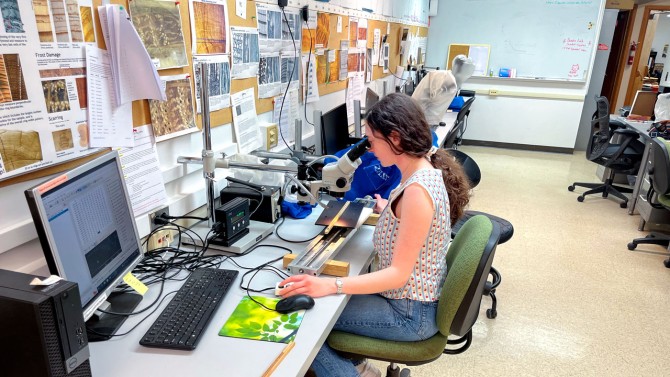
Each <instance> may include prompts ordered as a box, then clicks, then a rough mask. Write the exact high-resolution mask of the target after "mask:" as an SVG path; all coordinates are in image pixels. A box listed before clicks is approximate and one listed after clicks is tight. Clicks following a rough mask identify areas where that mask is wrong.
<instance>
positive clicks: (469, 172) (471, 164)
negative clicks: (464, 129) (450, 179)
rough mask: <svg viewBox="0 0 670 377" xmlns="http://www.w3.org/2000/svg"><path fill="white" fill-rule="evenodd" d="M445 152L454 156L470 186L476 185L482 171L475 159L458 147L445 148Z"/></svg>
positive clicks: (480, 178)
mask: <svg viewBox="0 0 670 377" xmlns="http://www.w3.org/2000/svg"><path fill="white" fill-rule="evenodd" d="M447 153H449V154H451V155H452V156H454V158H455V159H456V161H458V162H459V163H460V164H461V166H462V167H463V171H464V172H465V175H466V176H467V177H468V180H469V181H470V188H474V187H475V186H477V185H478V184H479V182H480V181H481V180H482V172H481V170H480V169H479V165H477V163H476V162H475V160H473V159H472V158H471V157H470V156H468V155H467V154H465V153H463V152H461V151H459V150H458V149H447Z"/></svg>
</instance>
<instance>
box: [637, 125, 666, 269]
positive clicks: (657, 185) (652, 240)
mask: <svg viewBox="0 0 670 377" xmlns="http://www.w3.org/2000/svg"><path fill="white" fill-rule="evenodd" d="M668 148H670V142H669V141H667V140H665V139H661V138H655V139H653V140H652V144H651V151H650V153H651V157H650V159H651V166H650V167H649V171H648V173H649V183H650V186H651V187H650V188H649V192H648V193H647V201H648V202H649V203H650V204H651V205H652V207H654V208H665V209H667V210H670V155H668ZM654 194H656V195H655V196H656V200H653V199H654ZM645 243H646V244H654V245H661V246H665V247H668V246H670V235H667V234H662V233H657V232H651V233H649V234H648V235H647V236H646V237H644V238H636V239H634V240H633V241H632V242H630V243H629V244H628V250H635V248H636V247H637V245H639V244H645ZM663 264H664V265H665V267H667V268H670V257H669V258H668V259H666V260H665V261H663Z"/></svg>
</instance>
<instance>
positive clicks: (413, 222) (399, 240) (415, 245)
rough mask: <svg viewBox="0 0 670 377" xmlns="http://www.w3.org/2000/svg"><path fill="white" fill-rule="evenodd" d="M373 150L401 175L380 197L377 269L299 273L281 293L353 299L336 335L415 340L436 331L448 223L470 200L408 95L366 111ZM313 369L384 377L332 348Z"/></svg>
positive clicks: (462, 181)
mask: <svg viewBox="0 0 670 377" xmlns="http://www.w3.org/2000/svg"><path fill="white" fill-rule="evenodd" d="M366 120H367V130H368V131H367V135H366V136H367V137H368V140H369V141H370V144H371V148H370V151H371V152H373V153H374V154H375V156H376V157H377V158H378V159H379V161H380V162H381V164H382V165H383V166H390V165H392V164H395V165H396V166H397V167H398V169H400V171H401V173H402V179H401V181H400V184H399V186H398V187H397V188H396V189H394V190H393V191H392V192H391V195H390V197H389V199H388V200H385V199H382V198H381V197H380V196H379V195H375V197H376V199H377V204H376V207H375V211H377V212H381V215H380V217H379V221H378V222H377V226H376V227H375V231H374V236H373V244H374V248H375V251H376V252H377V255H378V257H379V264H378V270H377V271H375V272H372V273H369V274H365V275H360V276H349V277H344V278H341V279H340V278H329V277H315V276H310V275H295V276H291V277H289V278H287V279H286V280H284V281H283V282H282V283H281V284H282V285H286V284H287V283H293V284H292V285H290V286H288V287H286V288H284V289H283V290H282V292H281V293H282V296H284V297H288V296H293V295H296V294H307V295H310V296H312V297H321V296H326V295H332V294H350V295H352V297H351V300H350V301H349V303H348V304H347V306H346V307H345V309H344V311H343V312H342V315H341V316H340V317H339V319H338V321H337V322H336V323H335V327H334V329H335V330H339V331H345V332H350V333H355V334H359V335H364V336H369V337H375V338H380V339H389V340H398V341H417V340H423V339H428V338H430V337H431V336H433V335H434V334H436V333H437V331H438V328H437V325H436V322H435V315H436V311H437V300H438V299H439V297H440V291H441V288H442V284H443V283H444V279H445V277H446V274H447V266H446V259H445V256H446V253H447V246H448V244H449V241H450V239H451V237H450V236H451V224H452V223H453V222H455V221H456V220H457V219H458V218H459V217H460V216H461V215H462V214H463V210H464V207H465V206H466V205H467V203H468V201H469V185H468V181H467V178H466V177H465V174H464V172H463V170H462V169H461V166H460V165H459V163H458V162H457V161H455V160H454V159H453V158H452V157H451V156H450V155H449V154H448V153H447V152H446V151H444V150H443V149H439V148H436V147H434V146H433V144H432V137H431V131H430V128H429V126H428V123H427V122H426V119H425V117H424V115H423V112H422V111H421V108H420V107H419V106H418V105H417V103H416V102H415V101H414V100H412V99H411V98H410V97H408V96H406V95H404V94H390V95H388V96H386V97H384V99H382V100H381V101H379V102H378V103H377V104H376V105H374V106H373V107H372V108H370V110H369V111H368V113H367V116H366ZM312 369H313V370H314V371H315V372H316V374H317V376H319V377H323V376H358V375H364V376H379V375H380V374H381V373H380V372H379V370H377V369H376V368H375V367H374V366H372V365H371V364H368V363H367V361H365V362H362V363H360V364H358V365H354V363H352V361H351V360H349V359H346V358H344V357H342V356H340V355H338V354H337V353H336V352H335V351H333V350H332V349H331V348H330V347H329V346H328V345H327V344H324V345H323V346H322V347H321V350H320V351H319V353H318V355H317V356H316V359H315V360H314V362H313V364H312Z"/></svg>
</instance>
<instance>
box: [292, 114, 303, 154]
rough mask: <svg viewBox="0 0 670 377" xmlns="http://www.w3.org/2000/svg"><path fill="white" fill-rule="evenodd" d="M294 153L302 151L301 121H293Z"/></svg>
mask: <svg viewBox="0 0 670 377" xmlns="http://www.w3.org/2000/svg"><path fill="white" fill-rule="evenodd" d="M293 150H294V151H298V152H300V151H302V120H300V119H296V120H295V146H294V147H293Z"/></svg>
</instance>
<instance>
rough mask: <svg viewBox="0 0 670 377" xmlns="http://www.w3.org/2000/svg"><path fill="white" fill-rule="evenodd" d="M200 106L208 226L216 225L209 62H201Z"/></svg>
mask: <svg viewBox="0 0 670 377" xmlns="http://www.w3.org/2000/svg"><path fill="white" fill-rule="evenodd" d="M200 108H201V109H202V146H203V149H202V161H203V169H202V175H203V177H204V178H205V185H206V190H207V226H209V227H211V226H214V199H215V195H214V169H215V165H214V164H215V162H216V161H215V159H214V151H212V128H211V125H210V123H209V121H210V118H209V117H210V114H209V72H208V67H207V63H200Z"/></svg>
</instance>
